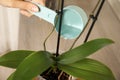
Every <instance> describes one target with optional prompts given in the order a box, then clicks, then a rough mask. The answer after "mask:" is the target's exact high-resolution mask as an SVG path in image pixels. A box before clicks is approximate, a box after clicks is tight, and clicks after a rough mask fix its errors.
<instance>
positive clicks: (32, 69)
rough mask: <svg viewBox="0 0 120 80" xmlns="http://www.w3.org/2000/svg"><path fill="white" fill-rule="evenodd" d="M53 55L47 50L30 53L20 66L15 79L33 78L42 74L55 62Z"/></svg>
mask: <svg viewBox="0 0 120 80" xmlns="http://www.w3.org/2000/svg"><path fill="white" fill-rule="evenodd" d="M51 56H52V55H51V54H50V53H48V52H45V51H38V52H35V53H33V54H31V55H29V56H28V57H26V58H25V59H24V60H23V61H22V62H21V64H20V65H19V66H18V68H17V70H16V72H15V74H14V77H13V80H31V79H32V78H34V77H36V76H37V75H39V74H41V73H42V72H44V71H45V70H46V69H48V68H49V67H50V66H51V65H52V64H53V60H52V58H51Z"/></svg>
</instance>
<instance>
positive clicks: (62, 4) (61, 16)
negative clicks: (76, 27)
mask: <svg viewBox="0 0 120 80" xmlns="http://www.w3.org/2000/svg"><path fill="white" fill-rule="evenodd" d="M61 1H62V2H61V12H60V22H59V29H58V39H57V49H56V57H57V56H59V48H60V36H61V28H62V18H63V7H64V0H61Z"/></svg>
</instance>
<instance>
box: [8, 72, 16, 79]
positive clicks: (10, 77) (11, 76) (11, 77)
mask: <svg viewBox="0 0 120 80" xmlns="http://www.w3.org/2000/svg"><path fill="white" fill-rule="evenodd" d="M14 74H15V72H13V73H12V74H11V75H10V76H9V77H8V79H7V80H13V76H14Z"/></svg>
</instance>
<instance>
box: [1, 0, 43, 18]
mask: <svg viewBox="0 0 120 80" xmlns="http://www.w3.org/2000/svg"><path fill="white" fill-rule="evenodd" d="M32 1H33V2H37V3H39V4H41V5H45V0H32ZM0 5H3V6H7V7H12V8H19V9H20V12H21V13H22V14H23V15H26V16H28V17H29V16H31V15H32V14H31V13H29V12H28V11H33V12H38V11H39V9H38V7H37V6H36V5H34V4H32V3H31V2H29V1H28V0H27V1H25V0H0Z"/></svg>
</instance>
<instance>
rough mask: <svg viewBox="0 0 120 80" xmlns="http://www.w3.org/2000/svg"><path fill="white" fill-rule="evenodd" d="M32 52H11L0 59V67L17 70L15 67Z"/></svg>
mask: <svg viewBox="0 0 120 80" xmlns="http://www.w3.org/2000/svg"><path fill="white" fill-rule="evenodd" d="M33 52H34V51H27V50H17V51H11V52H8V53H7V54H5V55H3V56H1V57H0V65H1V66H5V67H10V68H17V66H18V65H19V64H20V63H21V62H22V61H23V60H24V59H25V58H26V57H27V56H28V55H30V54H31V53H33Z"/></svg>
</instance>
